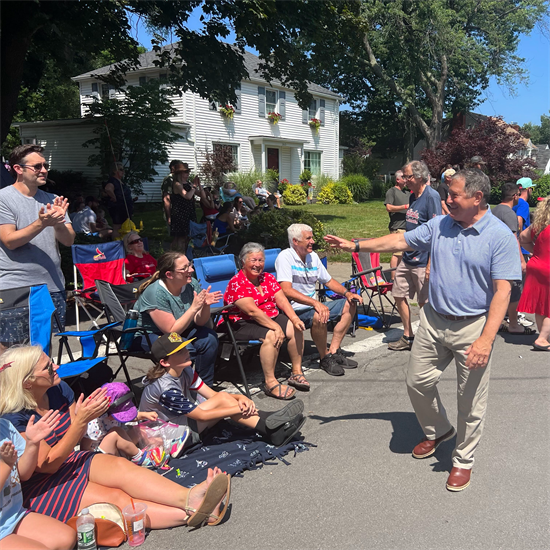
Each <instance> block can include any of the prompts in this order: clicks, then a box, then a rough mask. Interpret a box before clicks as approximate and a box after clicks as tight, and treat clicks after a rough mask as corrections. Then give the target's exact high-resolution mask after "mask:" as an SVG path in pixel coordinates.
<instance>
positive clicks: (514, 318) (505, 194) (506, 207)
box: [491, 183, 535, 334]
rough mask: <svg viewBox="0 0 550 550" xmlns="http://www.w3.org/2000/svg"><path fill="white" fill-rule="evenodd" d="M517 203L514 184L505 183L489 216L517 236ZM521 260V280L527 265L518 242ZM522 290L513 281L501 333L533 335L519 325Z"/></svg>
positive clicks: (515, 185)
mask: <svg viewBox="0 0 550 550" xmlns="http://www.w3.org/2000/svg"><path fill="white" fill-rule="evenodd" d="M518 201H519V189H518V186H517V184H516V183H505V184H504V185H503V186H502V202H501V203H500V204H498V205H497V206H494V207H493V208H491V214H493V216H495V217H496V218H498V219H499V220H500V221H501V222H503V223H504V224H506V225H507V226H508V228H509V229H510V231H511V232H512V233H513V234H514V235H516V237H517V235H518V229H519V227H518V218H517V216H516V213H515V212H514V211H513V210H512V208H514V206H516V204H517V203H518ZM518 247H519V251H520V258H521V272H522V276H523V278H525V270H526V268H527V265H526V263H525V258H524V257H523V254H522V253H521V247H520V245H519V242H518ZM522 288H523V282H521V283H520V282H519V281H514V282H513V283H512V293H511V295H510V304H509V305H508V325H506V324H503V325H502V326H501V327H500V330H501V331H502V332H509V333H510V334H534V332H535V331H534V330H533V329H530V328H526V327H524V326H523V325H520V324H519V321H518V312H517V307H518V303H519V299H520V298H521V291H522Z"/></svg>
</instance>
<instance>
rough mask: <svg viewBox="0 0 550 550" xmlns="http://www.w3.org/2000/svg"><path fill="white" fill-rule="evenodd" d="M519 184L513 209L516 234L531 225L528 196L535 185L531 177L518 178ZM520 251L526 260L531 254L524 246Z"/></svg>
mask: <svg viewBox="0 0 550 550" xmlns="http://www.w3.org/2000/svg"><path fill="white" fill-rule="evenodd" d="M516 183H517V184H518V185H519V200H518V203H517V204H516V205H515V206H514V208H513V210H514V212H515V213H516V216H517V217H518V234H519V233H521V232H522V231H523V230H524V229H527V228H528V227H529V226H530V225H531V215H530V213H529V202H528V201H529V197H530V196H531V194H532V193H533V187H536V185H535V184H534V183H533V180H532V179H531V178H519V180H518V181H517V182H516ZM521 253H522V254H523V257H524V258H525V261H526V262H527V261H528V260H529V256H530V255H531V254H530V253H529V251H528V250H527V249H525V248H522V249H521Z"/></svg>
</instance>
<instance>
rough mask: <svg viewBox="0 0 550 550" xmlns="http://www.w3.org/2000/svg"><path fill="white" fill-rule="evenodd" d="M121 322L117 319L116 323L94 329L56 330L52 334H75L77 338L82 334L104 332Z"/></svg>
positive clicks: (90, 334)
mask: <svg viewBox="0 0 550 550" xmlns="http://www.w3.org/2000/svg"><path fill="white" fill-rule="evenodd" d="M121 324H122V323H121V322H120V321H119V322H117V323H109V324H108V325H105V326H102V327H100V328H97V329H94V330H69V331H66V332H56V333H55V334H54V336H60V337H65V338H66V337H68V336H76V337H77V338H82V337H83V336H93V335H95V334H99V333H101V332H105V331H106V330H110V329H112V328H114V327H116V326H118V325H121Z"/></svg>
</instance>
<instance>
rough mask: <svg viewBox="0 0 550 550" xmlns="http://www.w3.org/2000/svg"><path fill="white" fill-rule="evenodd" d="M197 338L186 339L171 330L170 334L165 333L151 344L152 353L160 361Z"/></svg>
mask: <svg viewBox="0 0 550 550" xmlns="http://www.w3.org/2000/svg"><path fill="white" fill-rule="evenodd" d="M193 340H195V338H191V340H184V339H183V338H182V337H181V336H180V335H179V334H178V333H177V332H171V333H170V334H163V335H162V336H161V337H160V338H157V339H156V340H155V341H154V342H153V345H152V346H151V353H152V354H153V357H154V358H155V361H157V362H158V361H160V360H161V359H164V358H165V357H168V356H169V355H173V354H174V353H177V352H178V351H180V350H181V349H183V348H184V347H185V346H188V345H189V344H190V343H191V342H192V341H193Z"/></svg>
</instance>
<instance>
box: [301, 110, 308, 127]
mask: <svg viewBox="0 0 550 550" xmlns="http://www.w3.org/2000/svg"><path fill="white" fill-rule="evenodd" d="M308 122H309V110H308V109H304V110H303V111H302V124H307V123H308Z"/></svg>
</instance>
